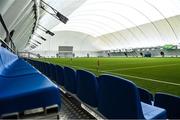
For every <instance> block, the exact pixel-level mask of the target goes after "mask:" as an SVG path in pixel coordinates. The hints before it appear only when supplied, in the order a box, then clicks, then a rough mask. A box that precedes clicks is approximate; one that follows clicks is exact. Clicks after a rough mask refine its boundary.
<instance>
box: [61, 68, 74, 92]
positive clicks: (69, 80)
mask: <svg viewBox="0 0 180 120" xmlns="http://www.w3.org/2000/svg"><path fill="white" fill-rule="evenodd" d="M64 86H65V88H66V89H67V90H68V91H69V92H72V93H76V87H77V80H76V71H75V70H74V69H72V68H69V67H64Z"/></svg>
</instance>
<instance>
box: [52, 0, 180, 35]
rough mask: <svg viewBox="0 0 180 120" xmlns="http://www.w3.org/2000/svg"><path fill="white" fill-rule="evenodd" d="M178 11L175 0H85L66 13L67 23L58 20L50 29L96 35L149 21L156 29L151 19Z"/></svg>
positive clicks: (165, 16)
mask: <svg viewBox="0 0 180 120" xmlns="http://www.w3.org/2000/svg"><path fill="white" fill-rule="evenodd" d="M179 14H180V1H179V0H87V1H86V2H85V3H84V4H83V5H81V6H80V7H79V8H78V9H77V10H75V11H74V12H73V13H72V14H71V15H70V16H69V19H70V21H69V22H68V24H66V25H64V24H59V25H58V26H56V27H54V29H53V30H54V31H64V30H70V31H79V32H83V33H87V34H90V35H92V36H94V37H97V36H101V35H103V34H107V33H112V32H115V31H120V30H123V29H127V28H131V27H135V26H139V25H142V24H146V23H152V26H153V27H154V30H155V31H156V32H157V31H158V28H156V25H155V24H153V22H154V21H157V20H161V19H166V18H169V17H172V16H176V15H179ZM167 24H170V23H168V21H167ZM170 27H171V26H170ZM172 29H173V28H172Z"/></svg>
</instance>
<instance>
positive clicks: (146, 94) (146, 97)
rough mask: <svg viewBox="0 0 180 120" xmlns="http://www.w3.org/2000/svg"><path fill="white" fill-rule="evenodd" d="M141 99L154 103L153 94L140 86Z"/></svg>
mask: <svg viewBox="0 0 180 120" xmlns="http://www.w3.org/2000/svg"><path fill="white" fill-rule="evenodd" d="M138 90H139V95H140V100H141V101H142V102H144V103H147V104H150V105H152V101H153V95H152V94H151V93H150V92H149V91H148V90H146V89H143V88H140V87H138Z"/></svg>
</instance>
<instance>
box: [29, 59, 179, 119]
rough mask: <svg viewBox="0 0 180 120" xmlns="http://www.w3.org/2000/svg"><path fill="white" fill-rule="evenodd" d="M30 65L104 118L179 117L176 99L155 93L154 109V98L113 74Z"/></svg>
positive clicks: (56, 66)
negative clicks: (96, 109)
mask: <svg viewBox="0 0 180 120" xmlns="http://www.w3.org/2000/svg"><path fill="white" fill-rule="evenodd" d="M30 62H31V63H32V64H33V65H34V66H35V67H36V68H38V69H39V70H40V71H41V72H42V73H44V74H45V75H47V76H48V77H49V78H50V79H52V80H54V81H56V83H57V84H58V85H60V86H64V87H65V88H66V90H67V91H69V92H71V93H73V94H76V95H77V97H79V99H81V101H83V102H84V103H86V104H88V105H90V106H92V107H97V108H98V111H99V112H100V113H102V114H103V115H104V116H105V117H106V118H110V119H112V118H116V119H117V118H128V119H130V118H133V119H135V118H136V119H144V118H145V119H156V118H160V119H164V118H166V110H167V115H168V118H180V116H179V115H180V114H179V111H180V108H179V107H177V106H176V107H175V105H180V103H179V102H180V98H179V97H176V96H171V95H167V94H163V93H157V94H156V95H155V101H154V105H155V106H153V105H152V101H153V95H152V94H151V93H150V92H149V91H147V90H144V89H142V88H138V87H137V86H136V85H135V84H134V83H132V82H131V81H129V80H126V79H124V78H121V77H117V76H112V75H101V76H99V77H96V76H95V75H94V74H93V73H90V72H88V71H85V70H77V71H76V70H74V69H72V68H70V67H64V68H63V67H61V66H59V65H53V64H49V63H44V62H39V61H32V60H31V61H30ZM164 98H165V99H164ZM169 98H170V99H169ZM159 107H162V108H164V109H162V108H159ZM165 109H166V110H165Z"/></svg>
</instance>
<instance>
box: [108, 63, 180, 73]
mask: <svg viewBox="0 0 180 120" xmlns="http://www.w3.org/2000/svg"><path fill="white" fill-rule="evenodd" d="M174 65H180V64H167V65H153V66H145V67H133V68H119V69H111V70H106V71H108V72H112V71H117V70H133V69H141V68H155V67H166V66H174Z"/></svg>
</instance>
